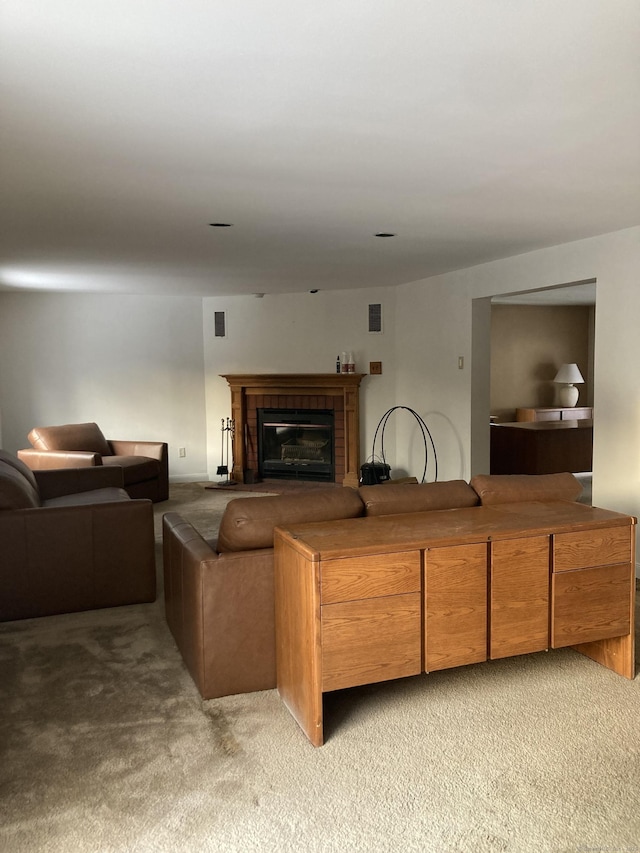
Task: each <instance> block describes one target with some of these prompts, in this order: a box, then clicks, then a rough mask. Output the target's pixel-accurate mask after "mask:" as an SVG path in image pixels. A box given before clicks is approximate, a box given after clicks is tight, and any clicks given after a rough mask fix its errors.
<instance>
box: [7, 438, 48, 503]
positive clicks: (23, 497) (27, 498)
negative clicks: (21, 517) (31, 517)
mask: <svg viewBox="0 0 640 853" xmlns="http://www.w3.org/2000/svg"><path fill="white" fill-rule="evenodd" d="M23 469H24V470H23ZM37 506H40V493H39V491H38V486H37V484H36V481H35V478H34V476H33V474H32V473H31V471H29V469H28V468H27V466H26V465H25V464H24V463H23V462H21V461H20V460H19V459H15V458H14V457H12V456H10V455H9V454H8V453H6V452H5V451H1V450H0V510H11V509H28V508H30V507H37Z"/></svg>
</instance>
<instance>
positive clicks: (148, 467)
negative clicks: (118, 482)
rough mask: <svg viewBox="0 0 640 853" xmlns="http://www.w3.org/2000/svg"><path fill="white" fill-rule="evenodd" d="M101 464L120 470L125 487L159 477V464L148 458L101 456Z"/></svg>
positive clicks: (155, 460)
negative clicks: (117, 467) (114, 466)
mask: <svg viewBox="0 0 640 853" xmlns="http://www.w3.org/2000/svg"><path fill="white" fill-rule="evenodd" d="M102 464H103V465H117V466H119V467H120V468H122V476H123V478H124V484H125V486H130V485H132V484H133V483H142V482H144V481H145V480H156V479H157V478H158V477H159V476H160V462H159V461H158V460H157V459H150V458H149V457H148V456H103V457H102Z"/></svg>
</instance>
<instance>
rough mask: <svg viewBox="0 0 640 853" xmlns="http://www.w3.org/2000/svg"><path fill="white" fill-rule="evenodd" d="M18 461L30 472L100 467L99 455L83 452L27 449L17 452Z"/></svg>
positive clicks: (100, 458)
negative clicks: (29, 469) (27, 467)
mask: <svg viewBox="0 0 640 853" xmlns="http://www.w3.org/2000/svg"><path fill="white" fill-rule="evenodd" d="M18 459H21V460H22V461H23V462H24V464H25V465H28V466H29V468H31V470H32V471H40V470H43V469H46V468H91V467H95V466H96V465H102V457H101V456H100V454H99V453H90V452H89V451H84V450H33V449H31V448H27V449H25V450H19V451H18Z"/></svg>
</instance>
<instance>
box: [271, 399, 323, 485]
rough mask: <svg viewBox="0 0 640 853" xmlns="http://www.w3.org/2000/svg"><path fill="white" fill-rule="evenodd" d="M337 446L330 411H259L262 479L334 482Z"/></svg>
mask: <svg viewBox="0 0 640 853" xmlns="http://www.w3.org/2000/svg"><path fill="white" fill-rule="evenodd" d="M333 444H334V441H333V412H332V411H331V410H329V409H258V457H259V459H258V466H259V473H260V476H261V477H281V478H283V479H299V480H329V481H332V480H333V479H334V476H335V471H334V454H333Z"/></svg>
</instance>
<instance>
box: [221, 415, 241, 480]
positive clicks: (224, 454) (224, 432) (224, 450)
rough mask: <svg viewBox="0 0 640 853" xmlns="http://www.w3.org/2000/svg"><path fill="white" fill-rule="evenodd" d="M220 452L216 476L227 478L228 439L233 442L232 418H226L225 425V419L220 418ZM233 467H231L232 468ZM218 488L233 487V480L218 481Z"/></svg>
mask: <svg viewBox="0 0 640 853" xmlns="http://www.w3.org/2000/svg"><path fill="white" fill-rule="evenodd" d="M221 422H222V423H221V427H220V433H221V451H220V464H219V465H218V470H217V471H216V473H217V474H218V476H223V475H225V474H226V475H227V478H228V477H229V437H231V439H232V440H233V436H234V434H235V429H236V422H235V421H234V420H233V418H227V421H226V425H225V419H224V418H221ZM232 446H233V445H232ZM232 467H233V466H232ZM218 485H219V486H235V485H236V481H235V480H229V479H226V480H220V482H219V483H218Z"/></svg>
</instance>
